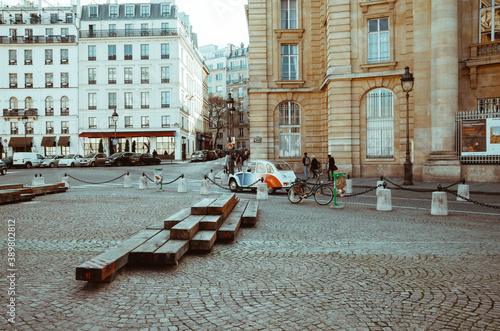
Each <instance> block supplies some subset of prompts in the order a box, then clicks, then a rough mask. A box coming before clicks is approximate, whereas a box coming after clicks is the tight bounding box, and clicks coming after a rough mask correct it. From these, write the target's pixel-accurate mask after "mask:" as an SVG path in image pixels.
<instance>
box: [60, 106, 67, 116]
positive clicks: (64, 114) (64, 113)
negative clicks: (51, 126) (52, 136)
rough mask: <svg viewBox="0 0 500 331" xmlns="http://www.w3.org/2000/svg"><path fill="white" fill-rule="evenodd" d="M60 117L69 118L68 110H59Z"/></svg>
mask: <svg viewBox="0 0 500 331" xmlns="http://www.w3.org/2000/svg"><path fill="white" fill-rule="evenodd" d="M61 116H69V108H61Z"/></svg>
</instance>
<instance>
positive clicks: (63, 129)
mask: <svg viewBox="0 0 500 331" xmlns="http://www.w3.org/2000/svg"><path fill="white" fill-rule="evenodd" d="M61 133H69V128H62V129H61Z"/></svg>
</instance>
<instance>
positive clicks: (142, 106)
mask: <svg viewBox="0 0 500 331" xmlns="http://www.w3.org/2000/svg"><path fill="white" fill-rule="evenodd" d="M141 109H149V105H141Z"/></svg>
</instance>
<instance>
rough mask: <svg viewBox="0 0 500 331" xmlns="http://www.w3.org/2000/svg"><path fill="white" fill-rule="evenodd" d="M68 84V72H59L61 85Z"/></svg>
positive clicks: (66, 85) (65, 85)
mask: <svg viewBox="0 0 500 331" xmlns="http://www.w3.org/2000/svg"><path fill="white" fill-rule="evenodd" d="M68 86H69V73H67V72H61V87H68Z"/></svg>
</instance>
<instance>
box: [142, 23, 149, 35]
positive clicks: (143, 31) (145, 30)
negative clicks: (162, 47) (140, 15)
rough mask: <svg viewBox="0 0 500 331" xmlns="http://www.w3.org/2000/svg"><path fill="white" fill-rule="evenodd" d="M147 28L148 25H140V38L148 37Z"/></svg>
mask: <svg viewBox="0 0 500 331" xmlns="http://www.w3.org/2000/svg"><path fill="white" fill-rule="evenodd" d="M148 26H149V25H148V23H142V24H141V36H147V35H149V31H148Z"/></svg>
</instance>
